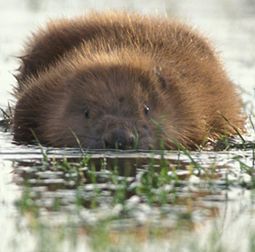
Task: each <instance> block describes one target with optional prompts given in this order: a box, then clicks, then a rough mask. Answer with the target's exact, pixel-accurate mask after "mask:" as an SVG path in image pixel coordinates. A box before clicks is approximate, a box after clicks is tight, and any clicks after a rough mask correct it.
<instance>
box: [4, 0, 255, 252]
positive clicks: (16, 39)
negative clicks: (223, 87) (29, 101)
mask: <svg viewBox="0 0 255 252" xmlns="http://www.w3.org/2000/svg"><path fill="white" fill-rule="evenodd" d="M112 8H114V9H125V10H129V11H138V12H142V13H150V14H159V15H167V16H171V17H172V16H174V17H177V18H179V19H181V20H183V21H185V22H187V23H189V24H192V25H194V26H195V27H197V28H198V29H199V30H200V31H202V32H203V33H204V34H205V35H206V36H208V37H210V39H211V40H212V41H213V43H214V44H215V47H216V48H217V51H219V53H220V55H221V58H222V61H223V63H224V65H225V68H226V70H227V72H228V73H229V75H230V76H231V79H232V80H233V81H234V82H235V83H236V84H237V85H238V86H239V87H240V93H241V95H242V98H243V100H244V102H245V104H246V107H245V110H246V111H247V113H249V114H250V112H251V111H253V114H254V109H253V108H254V95H255V93H254V89H255V81H254V80H255V50H254V38H255V31H254V30H255V16H254V13H255V4H254V2H253V1H252V0H209V1H202V0H192V1H184V0H181V1H173V0H172V1H169V0H168V1H167V0H165V1H163V0H160V1H159V0H155V1H152V0H147V1H139V2H138V1H131V0H130V1H120V0H118V1H117V0H116V1H113V0H112V1H103V0H98V1H89V0H87V1H78V0H76V1H68V0H65V1H64V0H62V1H46V0H45V1H39V0H37V1H35V0H26V1H18V0H10V1H7V2H4V1H2V2H0V31H1V35H0V65H1V69H0V85H1V89H0V107H6V106H7V104H8V102H11V103H13V102H14V101H13V98H12V96H11V95H10V92H11V90H12V85H15V79H14V78H13V76H12V73H14V72H15V69H16V68H17V67H18V61H17V59H16V58H15V56H17V55H19V54H20V52H21V51H22V45H23V44H24V41H25V40H26V38H27V36H28V35H29V34H30V32H31V31H33V30H35V29H37V28H38V26H40V25H43V24H44V23H45V22H46V21H47V20H48V18H54V17H59V16H73V15H80V14H82V13H86V12H88V11H89V10H91V9H96V10H105V9H112ZM247 127H248V132H247V134H246V135H245V139H247V140H249V141H253V142H254V140H255V135H254V130H253V129H252V127H251V125H250V124H249V123H247ZM43 151H47V155H48V158H49V159H51V160H53V161H54V160H58V159H59V160H62V159H63V157H66V158H69V159H68V160H69V162H74V161H77V158H79V157H80V156H81V153H80V150H73V149H60V150H59V149H48V150H42V149H41V148H35V147H34V146H16V145H14V144H13V143H12V136H11V133H10V132H8V131H7V132H5V130H4V129H3V128H1V129H0V165H1V169H0V226H1V227H5V228H1V230H0V236H1V237H2V241H3V242H2V243H1V245H0V251H26V252H27V251H58V249H59V251H84V250H85V251H90V249H91V248H95V249H94V250H95V251H99V248H98V247H97V246H99V245H100V242H101V243H102V240H103V238H105V237H104V236H103V235H102V233H103V234H104V232H103V231H102V230H101V233H100V235H99V236H98V237H99V238H100V242H98V244H97V236H96V235H94V233H93V232H91V231H90V232H91V233H89V231H88V230H90V228H91V226H92V227H93V226H95V225H97V223H99V224H100V223H103V222H104V220H106V219H109V218H113V219H115V220H113V221H111V222H110V223H109V227H108V229H107V230H108V231H109V230H110V231H109V233H110V237H111V241H114V242H113V244H115V243H116V244H118V242H119V243H120V244H121V242H123V240H124V241H125V240H126V243H125V242H124V244H125V246H127V244H129V245H130V247H132V246H131V242H130V241H135V242H134V244H137V243H138V245H139V248H140V251H142V250H144V251H155V250H156V249H157V250H158V251H169V250H170V249H172V250H173V251H180V250H181V249H182V250H184V249H185V248H187V249H188V250H192V249H191V248H192V247H193V248H194V247H195V248H196V246H200V247H201V248H206V247H208V246H209V247H210V246H216V247H217V244H218V245H219V246H223V248H224V249H223V251H249V250H250V251H253V250H252V249H251V248H252V246H251V241H252V240H253V238H254V230H255V229H254V227H255V226H254V217H253V213H254V204H253V203H254V195H253V191H252V190H250V188H251V187H252V186H253V184H252V174H249V173H247V172H245V171H244V170H243V169H241V168H242V167H241V166H240V164H241V162H243V163H244V164H245V165H246V166H247V167H250V168H252V167H253V168H255V167H254V153H253V151H252V149H248V150H233V149H232V150H229V151H220V152H213V151H207V152H206V151H203V152H193V153H191V157H190V156H189V155H187V154H185V153H184V154H183V153H182V154H181V155H179V153H178V152H167V153H165V155H164V157H165V158H166V159H167V160H169V163H168V164H167V166H168V167H169V174H168V175H169V176H172V175H173V174H172V173H171V172H173V170H174V169H175V168H176V167H177V168H178V169H177V171H176V173H177V176H178V178H179V179H180V181H179V184H178V185H174V187H173V185H172V184H171V183H169V184H168V186H166V188H165V187H164V190H166V191H167V192H168V194H167V195H168V198H167V200H166V203H165V204H158V205H160V207H158V206H157V204H152V205H150V204H147V203H146V201H145V200H144V199H143V197H142V196H139V195H138V194H137V193H136V192H134V188H137V187H136V186H137V183H138V182H139V181H140V179H141V177H143V176H145V175H144V173H145V171H147V170H149V166H148V164H149V163H150V162H151V161H150V160H151V158H152V154H151V153H143V152H129V153H123V152H120V153H113V152H104V151H101V152H97V153H94V152H92V153H90V155H91V157H92V160H91V161H90V162H92V163H93V166H90V165H88V166H84V169H81V170H79V172H80V173H81V174H82V175H81V174H80V173H77V170H73V171H72V172H70V171H66V170H63V169H62V168H63V167H62V168H61V169H60V168H59V169H57V168H56V167H55V166H54V162H53V161H51V163H50V164H48V165H46V166H45V163H44V164H42V163H41V159H42V152H43ZM161 155H162V153H161V152H159V153H157V155H156V156H155V155H154V156H153V157H154V159H155V160H156V161H155V164H154V167H155V169H156V170H157V167H159V164H160V160H161ZM116 157H118V166H117V167H119V170H118V174H119V178H120V179H123V178H125V179H126V181H127V183H128V189H129V195H128V197H127V199H126V201H125V206H126V207H127V209H125V211H124V215H123V205H122V204H113V203H112V201H113V200H114V199H115V198H114V196H113V195H115V194H114V192H116V188H117V187H116V185H115V184H114V182H113V180H112V167H113V166H114V163H115V162H116ZM70 158H72V159H70ZM74 158H75V159H74ZM191 158H192V160H193V161H194V162H197V163H199V164H200V165H201V167H203V169H202V171H203V172H202V174H197V172H199V169H197V170H195V171H194V172H192V174H193V175H191V172H190V169H191V163H192V160H191ZM52 162H53V163H52ZM75 164H76V162H74V166H75ZM101 164H104V169H103V170H102V171H101V172H100V171H95V174H94V175H93V174H92V175H93V176H94V177H96V182H95V181H94V182H93V176H92V177H91V175H89V172H88V171H89V169H90V167H95V168H97V167H99V166H100V167H101ZM45 167H47V168H45ZM212 168H215V169H216V170H215V172H214V173H213V174H210V171H211V170H212ZM208 174H209V175H210V176H211V177H210V176H209V175H208ZM206 176H209V177H210V180H208V179H205V178H206ZM226 177H227V180H226ZM82 179H85V180H86V181H85V182H84V181H83V180H82ZM226 181H228V183H226ZM27 184H29V185H30V189H29V190H30V192H29V193H30V194H31V195H30V196H31V199H33V200H34V201H33V202H32V203H35V204H36V206H37V208H38V209H39V213H40V216H39V217H38V219H36V218H35V217H33V215H32V216H31V215H30V214H20V212H19V210H20V208H19V207H17V206H16V204H17V202H20V201H21V200H24V189H25V188H26V186H27ZM95 185H96V186H97V189H98V190H99V191H100V194H98V195H96V197H95V195H94V193H95V192H96V191H97V190H95V188H94V187H95ZM129 185H130V186H129ZM77 188H79V190H78V192H79V193H80V194H81V195H82V198H81V202H82V206H83V207H82V208H81V209H79V215H78V216H77V212H76V211H77V209H76V207H77V202H76V201H77ZM173 188H174V189H175V192H174V193H173V192H172V189H173ZM161 189H162V188H160V187H159V188H155V190H154V191H153V190H152V191H153V193H154V194H153V195H160V190H161ZM157 190H158V191H157ZM117 191H118V190H117ZM158 192H159V194H158ZM119 193H121V190H120V191H119ZM146 195H147V194H146ZM147 196H148V195H147ZM147 196H146V197H147ZM117 199H119V198H117ZM94 201H96V202H94ZM94 203H95V204H97V207H95V208H91V204H94ZM112 206H114V207H112ZM70 219H71V224H70ZM35 220H36V221H37V222H39V223H43V224H45V225H46V227H41V226H40V225H38V224H36V222H35ZM38 220H39V221H38ZM47 224H50V225H49V226H47ZM36 225H37V228H36ZM61 225H64V226H65V227H66V225H67V227H66V228H65V229H63V230H64V231H63V232H64V234H62V236H63V237H64V238H63V239H62V240H61V238H60V237H58V235H57V234H59V233H60V232H59V230H58V229H57V228H58V227H62V226H61ZM38 226H39V227H38ZM54 228H55V229H56V230H57V231H58V232H57V231H56V230H55V229H54ZM54 230H55V231H56V232H55V231H54ZM151 230H154V232H158V233H159V235H152V234H151ZM176 230H177V231H176ZM178 230H180V233H179V231H178ZM244 231H245V232H244ZM60 236H61V235H60ZM88 237H90V238H91V239H88ZM152 237H154V238H152ZM155 237H156V238H155ZM117 241H118V242H117ZM93 242H94V243H93ZM73 243H75V244H76V246H75V249H74V248H73V247H72V246H73V245H72V244H73ZM194 243H195V244H194ZM24 244H26V245H25V246H24ZM58 244H59V246H60V247H57V246H58ZM89 245H90V246H89ZM138 245H135V246H138ZM47 246H48V247H47ZM112 246H113V245H112ZM176 248H178V250H177V249H176ZM122 249H124V248H123V247H122ZM193 250H194V251H198V250H197V249H193ZM132 251H135V250H132Z"/></svg>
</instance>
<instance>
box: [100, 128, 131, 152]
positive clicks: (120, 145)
mask: <svg viewBox="0 0 255 252" xmlns="http://www.w3.org/2000/svg"><path fill="white" fill-rule="evenodd" d="M103 141H104V145H105V148H108V149H121V150H126V149H130V148H134V143H135V136H134V135H133V134H132V133H131V132H129V131H128V130H126V129H114V130H112V131H110V132H107V133H105V134H104V136H103Z"/></svg>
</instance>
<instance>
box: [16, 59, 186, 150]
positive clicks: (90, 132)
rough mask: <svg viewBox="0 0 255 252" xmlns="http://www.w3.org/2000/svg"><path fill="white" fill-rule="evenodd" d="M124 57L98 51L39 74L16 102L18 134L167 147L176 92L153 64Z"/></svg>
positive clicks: (74, 142)
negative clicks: (93, 57)
mask: <svg viewBox="0 0 255 252" xmlns="http://www.w3.org/2000/svg"><path fill="white" fill-rule="evenodd" d="M128 59H129V61H128V60H124V61H122V59H121V58H120V57H119V58H118V61H117V62H116V61H114V62H108V61H107V60H105V61H104V62H103V60H102V57H101V58H100V62H101V63H98V62H96V63H95V64H89V65H88V64H87V65H85V66H83V65H82V64H80V63H79V62H78V63H77V65H75V67H74V66H71V67H69V66H68V67H67V68H66V69H67V70H68V72H66V73H65V72H64V71H62V72H59V73H58V74H57V75H56V74H55V73H54V74H53V75H52V77H50V76H49V74H48V75H46V74H47V73H46V74H45V75H44V76H42V77H40V79H39V80H37V82H38V83H37V84H36V85H34V87H33V89H30V90H29V92H28V93H30V94H29V97H28V95H24V97H22V98H21V99H20V100H19V102H18V103H17V106H16V111H17V113H16V116H15V120H16V123H15V125H17V126H18V127H19V128H18V127H17V128H16V129H15V138H16V140H25V141H26V140H27V139H28V138H33V139H34V135H36V136H37V138H38V140H39V141H40V142H41V143H42V144H46V145H49V146H56V147H65V146H67V147H75V146H79V145H80V146H82V147H84V148H90V149H102V148H111V149H115V148H118V149H133V148H139V149H151V148H160V147H163V146H164V147H165V148H169V147H170V144H172V143H173V142H174V141H175V139H177V140H178V136H179V135H180V134H179V135H178V132H179V129H178V128H177V127H178V126H177V125H178V124H177V123H176V118H177V117H178V116H177V115H176V113H178V112H177V111H176V107H177V106H181V105H179V104H177V103H179V101H180V99H179V98H176V96H177V95H178V94H177V93H176V90H175V88H174V87H173V85H172V84H171V83H170V82H169V78H164V77H163V75H161V73H160V69H159V68H157V67H156V66H155V65H156V64H154V63H151V61H148V62H146V60H145V59H142V60H141V59H139V58H136V59H133V61H132V59H131V58H130V57H129V58H128ZM121 61H122V62H121ZM102 62H103V63H102ZM123 62H124V63H123ZM62 70H63V69H62ZM39 81H40V82H41V83H39ZM37 89H38V90H37ZM169 94H170V95H169ZM26 96H27V97H26ZM177 101H178V102H177ZM22 113H23V114H22ZM25 113H26V115H25ZM28 117H29V118H28ZM21 121H22V122H21ZM30 129H32V130H33V131H34V135H33V136H32V135H31V134H30V135H29V131H28V130H30ZM25 132H27V133H26V134H27V135H25Z"/></svg>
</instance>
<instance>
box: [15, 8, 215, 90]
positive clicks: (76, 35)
mask: <svg viewBox="0 0 255 252" xmlns="http://www.w3.org/2000/svg"><path fill="white" fill-rule="evenodd" d="M88 42H91V43H89V47H90V50H92V51H93V45H94V46H95V48H96V50H97V52H98V50H100V48H101V49H102V48H103V49H102V50H105V49H106V48H107V49H108V50H116V49H118V48H123V47H131V48H132V49H134V48H137V49H139V50H142V51H147V52H148V51H149V52H150V53H151V54H152V56H154V57H156V58H158V59H159V60H160V61H162V59H164V58H165V60H166V61H168V62H169V61H171V62H172V64H173V63H174V64H178V63H180V64H183V62H184V61H186V63H188V62H189V61H190V60H191V61H192V64H194V56H195V58H197V57H198V58H203V57H204V55H205V54H206V55H207V57H209V56H210V57H211V58H212V60H213V58H214V56H213V52H212V49H211V48H210V46H209V45H208V43H207V41H205V39H204V38H202V37H201V36H200V35H198V34H196V33H195V32H194V31H192V29H191V28H190V27H187V26H185V25H183V24H180V23H178V22H176V21H174V20H167V19H163V18H159V17H158V18H156V17H155V18H152V17H147V16H140V15H138V14H132V15H129V14H127V13H118V14H117V13H114V12H113V13H105V14H98V13H93V14H91V15H89V16H86V17H84V16H83V17H79V18H76V19H60V20H57V21H52V22H50V23H49V24H48V26H47V27H46V28H44V29H40V30H39V31H38V32H37V33H35V34H33V36H32V37H31V38H30V40H29V41H28V42H27V46H26V48H25V50H24V55H23V56H21V59H22V64H21V67H20V69H19V74H18V76H17V77H18V82H19V88H20V89H19V91H21V89H22V86H23V84H24V83H25V79H26V78H28V77H29V76H31V75H37V74H38V73H39V72H41V71H42V70H44V69H45V68H48V67H49V66H50V65H51V64H54V63H56V62H57V61H58V60H60V59H61V58H62V57H63V56H64V55H66V54H68V53H69V52H70V51H71V50H72V49H74V48H79V47H80V45H81V43H83V44H84V43H85V44H86V43H88ZM190 57H193V59H190ZM164 64H165V63H164ZM182 67H183V65H182Z"/></svg>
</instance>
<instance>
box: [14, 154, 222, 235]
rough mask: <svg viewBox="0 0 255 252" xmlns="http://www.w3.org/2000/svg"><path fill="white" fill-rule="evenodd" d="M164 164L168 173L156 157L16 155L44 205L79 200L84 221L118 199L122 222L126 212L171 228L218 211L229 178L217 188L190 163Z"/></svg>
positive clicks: (20, 178)
mask: <svg viewBox="0 0 255 252" xmlns="http://www.w3.org/2000/svg"><path fill="white" fill-rule="evenodd" d="M74 161H76V162H74ZM77 161H78V162H77ZM163 165H164V167H166V170H165V172H166V174H164V175H162V173H163V172H164V171H163V170H162V160H152V159H143V160H137V159H131V158H130V159H111V158H108V159H89V160H86V161H84V160H83V161H82V160H74V159H70V160H66V161H64V162H62V163H61V162H60V163H58V162H56V160H55V161H54V160H53V161H51V162H50V163H48V164H46V165H45V164H43V163H35V162H34V161H31V162H29V161H28V162H18V161H16V162H14V167H15V176H14V177H15V179H14V180H15V181H16V183H17V184H19V185H23V186H29V187H28V188H29V190H30V193H31V196H32V199H33V200H34V202H35V204H36V205H37V206H38V207H40V209H47V210H48V211H50V212H51V211H56V205H57V206H58V207H57V209H59V210H60V209H61V211H64V212H65V211H67V210H70V209H75V208H76V207H77V200H78V201H79V205H80V206H82V209H83V210H84V211H85V210H86V212H87V214H86V216H87V217H86V221H85V223H90V221H91V222H94V221H95V219H97V221H102V219H104V218H105V219H108V218H109V217H110V216H111V217H113V216H112V214H113V212H112V211H113V209H115V210H116V207H118V206H119V205H118V204H117V203H118V201H119V203H122V204H124V205H122V207H121V209H119V211H117V210H116V211H117V212H115V215H114V214H113V215H114V218H117V219H119V228H120V227H121V226H122V225H123V223H122V222H123V220H121V219H120V218H123V217H124V216H125V218H124V219H125V220H127V219H128V222H129V226H130V225H133V226H134V227H136V226H137V224H142V223H143V224H145V223H154V224H153V225H156V226H157V227H158V228H159V227H160V226H162V225H163V226H164V227H165V228H168V229H170V230H172V229H175V228H176V226H178V227H181V226H182V227H183V228H187V227H189V228H192V229H193V228H196V227H197V226H200V225H201V224H202V223H203V222H205V221H206V220H207V219H208V218H211V217H215V216H217V214H218V212H219V209H218V202H221V201H222V200H223V199H224V198H225V196H224V192H223V191H222V188H224V183H218V186H217V187H215V188H212V187H211V186H210V184H209V183H208V181H197V180H198V177H197V178H196V177H195V176H194V175H191V174H190V171H189V166H190V164H189V163H185V162H181V161H177V160H173V161H171V160H168V161H167V162H166V163H164V164H163ZM159 166H160V167H161V168H160V167H159ZM207 176H208V175H207ZM208 177H209V176H208ZM213 179H215V177H214V178H213ZM150 180H151V181H150ZM160 180H162V181H160ZM163 180H165V181H163ZM212 189H213V190H212ZM121 194H122V196H120V195H121ZM118 197H120V198H118ZM121 197H123V198H121ZM209 202H210V204H209ZM163 203H164V204H163ZM83 210H81V211H83ZM99 212H101V214H100V215H101V217H100V218H98V216H97V215H98V213H99ZM88 216H90V219H89V218H88ZM160 220H162V221H163V222H161V221H160ZM83 221H84V220H83ZM83 221H82V220H80V221H79V224H84V222H83ZM117 223H118V222H115V227H117V226H118V225H117ZM180 223H182V224H181V225H180ZM184 223H185V225H184ZM122 228H123V226H122Z"/></svg>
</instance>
